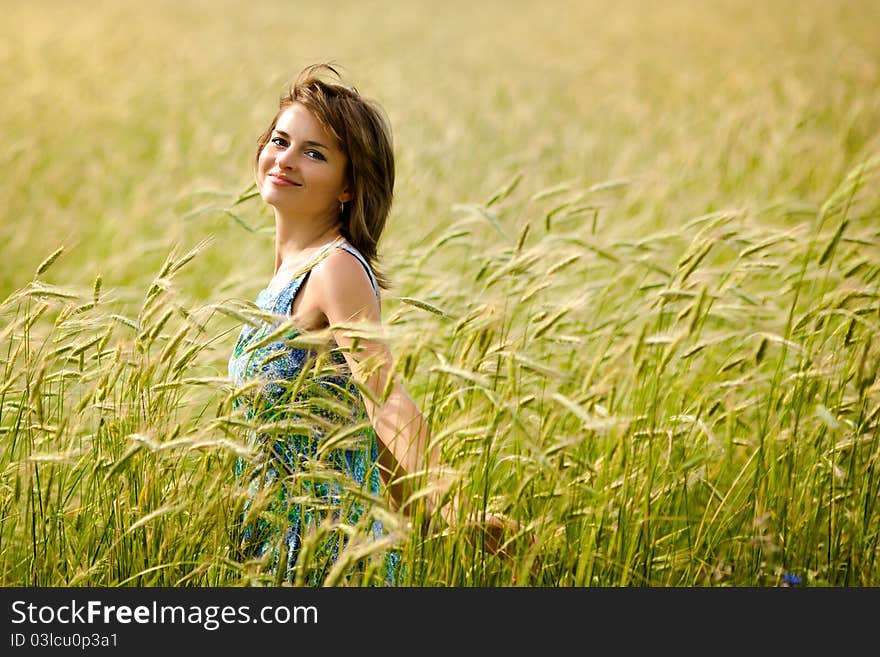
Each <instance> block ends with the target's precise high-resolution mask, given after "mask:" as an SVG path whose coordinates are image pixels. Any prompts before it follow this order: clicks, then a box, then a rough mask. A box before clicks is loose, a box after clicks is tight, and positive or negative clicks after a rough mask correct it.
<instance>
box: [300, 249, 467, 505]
mask: <svg viewBox="0 0 880 657" xmlns="http://www.w3.org/2000/svg"><path fill="white" fill-rule="evenodd" d="M310 285H312V286H313V287H314V289H313V292H314V293H315V294H316V296H317V298H318V299H319V300H320V304H321V310H322V311H323V313H324V315H325V316H326V318H327V321H328V323H329V325H330V327H331V329H332V330H333V335H334V338H335V339H336V343H337V345H338V346H339V347H340V348H341V350H342V352H343V354H344V355H345V359H346V361H347V362H348V365H349V367H350V368H351V371H352V374H353V376H354V377H355V379H356V380H357V382H358V383H359V384H360V385H361V387H362V388H365V389H366V391H367V394H364V395H362V397H363V400H364V406H365V407H366V411H367V415H368V416H369V418H370V422H371V423H372V425H373V428H374V429H375V430H376V435H377V437H378V438H379V443H380V445H379V467H380V470H381V471H382V475H383V479H384V480H385V483H386V486H387V488H388V491H389V494H390V495H391V500H392V503H393V505H394V507H395V508H396V509H397V510H402V511H403V512H405V513H410V512H411V508H410V506H409V505H407V500H409V498H410V496H411V495H412V494H413V493H415V492H417V491H419V490H420V489H422V488H425V487H428V488H429V490H430V493H429V494H428V495H427V496H426V497H425V502H426V506H427V511H428V515H429V516H430V515H431V514H432V513H433V512H434V511H435V509H436V506H437V504H438V502H439V500H440V498H441V497H442V495H443V493H444V492H445V490H446V488H448V486H449V484H450V483H451V481H452V479H451V477H449V476H448V475H445V476H444V475H442V474H441V464H440V450H439V447H438V446H437V445H431V444H430V441H431V437H430V434H429V431H428V426H427V423H426V422H425V419H424V417H423V416H422V413H421V412H420V411H419V409H418V407H417V406H416V404H415V402H413V400H412V398H411V397H410V395H409V394H408V393H407V391H406V390H405V389H404V387H403V386H402V385H401V384H400V383H399V382H397V381H394V380H392V381H390V382H389V379H390V378H391V377H392V372H393V359H392V355H391V350H390V349H389V348H388V345H387V343H386V342H385V341H384V340H382V339H381V337H379V336H378V335H377V332H378V330H379V329H380V327H381V318H380V307H379V302H378V299H376V295H375V293H374V292H373V287H372V285H371V283H370V280H369V277H368V276H367V273H366V271H365V270H364V268H363V265H361V263H360V262H358V261H357V260H356V259H355V258H354V257H353V256H350V255H348V254H347V253H345V252H344V251H339V250H337V251H334V253H333V254H331V255H329V256H328V257H327V258H325V259H324V260H323V261H322V262H321V263H320V264H318V265H316V266H315V268H314V269H313V271H312V273H311V275H310ZM347 327H348V328H347ZM358 327H361V328H362V330H360V331H358V330H357V328H358ZM353 329H354V330H353ZM389 386H390V389H389ZM420 474H423V475H424V476H419V475H420ZM440 512H441V513H442V514H443V516H444V517H445V519H446V520H447V521H451V520H452V518H451V517H450V516H451V513H452V507H451V505H445V506H444V507H443V508H442V509H440Z"/></svg>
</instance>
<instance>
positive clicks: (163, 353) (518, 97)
mask: <svg viewBox="0 0 880 657" xmlns="http://www.w3.org/2000/svg"><path fill="white" fill-rule="evenodd" d="M3 14H4V20H3V23H2V27H0V36H2V38H0V62H2V66H0V80H2V86H3V90H4V91H3V93H2V94H0V128H2V135H3V142H4V148H3V150H2V154H0V158H2V163H3V164H2V167H3V168H2V171H3V175H2V177H0V208H2V212H3V221H2V223H0V237H2V240H0V244H2V247H0V248H2V260H0V262H2V265H0V441H2V442H0V444H2V451H0V585H4V586H16V585H28V586H30V585H40V586H60V585H71V586H264V585H273V584H279V583H282V582H281V580H280V579H279V578H277V577H276V575H275V574H273V571H272V568H271V563H270V562H269V560H266V559H264V560H259V559H253V558H249V557H248V556H247V555H246V554H243V553H242V552H241V551H240V550H239V549H238V545H239V541H240V538H241V526H240V518H241V517H242V514H244V513H249V514H251V515H253V514H255V513H259V508H253V507H250V508H246V506H245V499H246V495H245V493H246V491H245V490H243V489H242V487H240V486H239V485H238V484H237V482H236V479H235V476H234V465H235V463H236V460H237V459H239V458H242V459H245V460H246V459H250V458H253V457H254V449H255V448H254V447H253V446H252V445H249V443H248V441H247V439H246V434H247V432H248V430H249V429H256V430H257V431H260V432H262V433H264V434H273V433H274V434H275V435H284V434H285V432H286V431H293V430H294V429H292V428H291V427H287V426H283V423H281V424H278V423H276V424H275V425H273V426H262V427H253V426H250V427H249V423H248V422H247V421H246V420H245V419H243V418H242V417H241V416H240V415H239V414H237V413H236V412H235V411H234V410H233V406H232V401H233V399H234V398H235V396H236V394H238V393H239V392H240V391H236V390H234V389H233V387H232V386H231V385H230V383H229V382H228V380H227V360H228V358H229V355H230V352H231V349H232V347H233V344H234V342H235V338H236V336H237V335H238V331H239V330H240V328H241V326H242V324H243V322H245V321H249V319H252V318H253V317H254V308H253V305H252V302H253V300H254V298H255V297H256V295H257V293H258V292H259V291H260V290H261V289H262V288H263V287H265V286H266V284H267V283H268V281H269V279H270V278H271V276H272V273H273V265H274V252H273V248H274V247H273V239H274V233H273V231H274V225H273V220H272V216H271V214H270V212H269V211H268V210H267V209H266V208H265V207H264V206H263V204H262V202H261V201H260V199H259V197H257V196H255V195H254V194H253V190H252V188H251V185H252V163H253V156H254V146H255V143H256V139H257V136H258V135H259V133H260V132H261V131H262V130H263V129H264V128H265V126H266V125H267V123H268V121H269V120H270V119H271V117H272V115H273V113H274V110H275V108H276V107H277V100H278V96H279V93H280V92H281V91H282V90H283V89H284V88H285V85H286V83H287V81H288V80H289V79H290V78H291V77H292V76H293V75H294V74H295V73H296V72H297V71H299V69H301V68H302V67H303V66H305V65H307V64H311V63H315V62H319V61H333V62H336V63H337V64H338V65H339V67H340V70H341V71H342V72H343V76H344V79H345V81H346V82H347V83H349V84H353V85H354V86H356V87H357V88H358V89H359V90H360V91H361V92H362V93H363V94H364V95H366V96H368V97H370V98H374V99H376V100H378V101H379V102H380V103H381V104H382V105H383V106H384V107H385V109H386V111H387V113H388V116H389V118H390V120H391V123H392V126H393V129H394V139H395V151H396V158H397V159H396V161H397V184H396V188H395V203H394V207H393V209H392V213H391V216H390V218H389V224H388V227H387V230H386V233H385V235H384V237H383V242H382V244H381V245H380V246H381V249H380V250H381V254H382V261H381V269H382V271H383V272H384V273H385V274H387V275H388V276H389V278H390V279H391V281H392V283H393V285H392V287H391V289H389V290H387V291H386V292H385V293H384V296H383V301H382V309H383V317H384V319H385V322H386V324H387V336H388V339H389V341H390V342H391V344H392V347H393V351H394V353H395V356H396V368H397V372H398V376H399V377H400V378H401V380H402V381H403V382H404V384H405V386H406V387H407V389H408V390H409V391H410V393H411V394H412V396H413V398H414V399H415V400H416V401H417V403H418V405H419V406H420V407H421V408H422V410H423V412H424V414H425V417H426V418H427V419H428V421H429V423H430V426H431V428H432V431H433V435H434V438H435V440H437V441H438V442H439V444H440V445H441V447H442V450H443V459H444V462H445V463H446V464H447V465H449V466H450V467H452V468H454V469H455V470H456V471H457V472H458V473H459V474H460V478H459V480H458V482H457V484H456V486H455V490H457V491H458V493H459V495H460V497H461V499H462V500H464V504H463V506H462V508H461V510H460V513H461V521H460V522H459V523H458V524H456V525H454V526H453V527H452V528H449V527H446V526H444V525H443V523H440V522H437V521H436V520H435V521H434V522H429V520H428V519H427V518H424V517H423V516H422V510H421V509H420V506H419V501H418V500H415V501H414V502H413V509H414V511H413V516H412V517H406V516H403V515H402V514H399V513H397V512H395V511H392V510H391V509H390V508H389V506H388V502H387V501H386V500H385V499H384V498H382V499H375V500H370V501H369V502H370V508H371V511H370V514H369V518H362V519H360V521H358V522H349V520H348V519H347V518H344V517H342V518H340V517H336V518H334V517H333V515H332V514H329V515H327V517H326V519H325V520H324V522H322V523H320V524H319V525H318V526H316V527H315V528H314V529H313V531H311V532H310V533H309V534H308V535H307V536H306V538H305V545H304V549H303V551H302V553H301V558H300V561H299V562H298V564H297V567H296V569H295V571H294V574H293V579H292V580H291V581H292V583H293V584H320V585H330V586H339V585H342V586H364V585H369V586H373V585H383V584H384V583H385V582H384V580H383V566H382V558H383V555H384V554H385V553H387V552H388V551H389V550H394V551H396V552H397V553H398V554H399V555H400V557H401V560H402V564H403V568H402V570H401V574H400V582H399V583H400V584H401V585H404V586H552V587H570V586H712V587H716V586H782V585H787V584H788V585H790V584H797V585H800V586H877V585H880V559H878V556H880V507H878V500H880V495H878V494H880V430H878V429H880V382H878V381H877V379H876V375H877V370H878V367H880V334H878V328H880V39H878V38H877V26H878V25H880V3H878V2H875V1H871V0H853V1H849V2H819V1H813V0H807V1H800V2H794V1H791V2H788V1H785V2H783V1H771V2H735V1H732V0H731V1H720V2H683V1H682V2H679V1H673V2H664V3H654V2H647V1H645V2H633V1H629V0H623V1H613V2H612V1H605V0H584V1H581V2H548V3H537V2H535V3H526V2H521V3H520V2H501V1H498V2H458V1H456V0H453V1H451V2H444V3H427V2H426V3H409V2H403V1H400V2H352V3H332V7H331V5H329V4H327V3H289V2H282V1H280V0H278V1H272V2H259V3H245V2H240V3H236V2H231V1H220V2H196V1H194V0H176V1H174V2H171V1H164V0H163V1H160V2H150V3H124V2H104V3H102V2H92V1H85V2H74V3H59V2H50V1H48V0H47V1H42V0H40V1H34V2H24V3H13V2H6V3H4V7H3ZM301 339H302V340H308V336H305V337H303V338H301ZM319 365H320V363H319ZM251 424H252V423H251ZM330 436H331V438H332V441H333V442H331V444H330V445H329V446H328V448H327V450H325V453H329V452H330V451H332V450H331V447H333V446H341V445H344V444H345V441H346V432H345V430H344V429H337V430H335V433H333V432H332V431H331V433H330ZM327 472H328V471H327V467H326V464H322V463H320V462H316V463H315V464H314V465H313V466H312V469H311V470H309V471H307V472H305V473H295V474H294V475H292V476H291V478H290V481H289V483H290V485H291V486H299V485H300V484H302V486H301V495H302V496H306V497H307V496H308V491H309V490H310V489H309V487H308V486H307V485H306V483H307V481H308V480H309V477H312V478H315V477H318V478H320V477H323V476H326V475H327ZM304 482H306V483H304ZM346 494H349V493H346ZM357 494H358V493H357V492H356V491H352V492H350V495H352V496H356V495H357ZM486 512H491V513H494V514H498V515H500V516H502V517H504V518H507V519H508V520H509V521H510V523H511V527H515V529H511V531H509V532H508V534H507V536H506V539H505V540H506V543H505V548H504V550H503V551H502V553H498V554H494V553H491V551H489V550H488V549H487V546H486V545H485V544H484V542H483V540H482V536H481V534H480V532H479V531H474V530H473V528H471V527H470V526H469V524H468V523H467V522H465V516H471V517H475V518H477V519H479V517H481V516H482V514H484V513H486ZM266 517H267V518H268V520H269V522H274V521H275V520H277V519H275V520H273V518H271V517H270V515H266ZM370 519H377V520H380V521H382V523H383V524H384V526H385V527H386V528H387V533H386V535H385V536H383V537H382V538H381V539H379V540H377V539H375V538H373V537H372V534H370V533H369V531H368V528H367V522H368V521H369V520H370ZM331 535H336V536H345V537H346V539H347V540H346V542H345V546H346V547H345V549H343V550H342V551H341V552H340V554H339V558H338V559H337V560H335V561H333V560H328V559H327V556H326V551H325V550H322V549H321V546H322V545H323V544H324V543H325V542H326V540H327V538H328V537H329V536H331Z"/></svg>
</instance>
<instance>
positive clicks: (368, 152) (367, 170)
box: [254, 64, 394, 289]
mask: <svg viewBox="0 0 880 657" xmlns="http://www.w3.org/2000/svg"><path fill="white" fill-rule="evenodd" d="M325 77H334V78H335V79H336V80H341V76H340V75H339V72H338V71H337V70H336V69H335V68H334V67H333V66H331V65H330V64H313V65H311V66H307V67H306V68H304V69H303V70H302V71H301V72H300V73H299V75H298V76H297V77H296V79H295V80H294V81H293V83H292V84H291V85H290V87H289V89H288V90H287V91H286V92H285V93H283V94H282V95H281V99H280V101H279V103H278V112H277V113H276V114H275V117H274V118H273V119H272V123H271V124H270V125H269V127H268V128H267V129H266V131H265V132H264V133H263V134H262V135H260V138H259V139H258V140H257V153H256V157H255V158H254V163H255V166H256V162H257V161H258V160H259V157H260V152H261V151H262V150H263V148H264V147H265V146H266V144H267V143H268V141H269V138H270V137H271V136H272V131H273V130H274V129H275V124H276V123H277V122H278V118H279V117H280V116H281V114H282V112H284V110H286V109H287V108H288V107H290V106H291V105H292V104H293V103H300V104H302V105H304V106H305V107H307V108H308V109H309V110H310V111H311V112H312V114H314V115H315V118H317V119H318V121H320V123H321V124H322V125H323V126H324V127H325V128H326V129H327V130H328V131H329V132H330V133H331V134H332V135H333V136H334V137H336V140H337V142H339V147H340V149H341V150H342V151H343V152H344V153H345V154H346V156H347V157H348V167H347V170H346V180H347V182H348V184H349V186H350V188H351V192H352V195H351V200H350V201H348V202H347V203H345V205H344V206H343V208H342V211H341V212H340V214H339V222H340V232H341V233H342V236H343V237H344V238H345V239H346V240H348V242H349V243H350V244H351V245H352V246H353V247H354V248H356V249H357V250H358V251H359V252H360V253H361V255H363V256H364V258H365V259H366V261H367V263H369V265H370V268H371V269H372V270H373V274H374V275H375V276H376V280H377V281H378V283H379V285H380V286H381V287H383V288H385V289H387V288H388V286H389V282H388V279H387V278H386V277H385V276H384V274H382V273H381V272H379V271H377V269H376V262H377V260H378V259H379V256H378V244H379V238H380V237H381V236H382V231H383V230H384V229H385V221H386V219H387V218H388V213H389V212H390V210H391V202H392V198H393V196H394V148H393V144H392V137H391V125H390V123H389V121H388V118H387V116H386V114H385V111H384V110H383V109H382V107H381V106H380V105H379V104H378V103H376V102H375V101H373V100H370V99H367V98H364V97H363V96H361V95H360V93H358V91H357V89H355V88H354V87H347V86H345V85H343V84H341V82H333V81H328V80H326V79H324V78H325Z"/></svg>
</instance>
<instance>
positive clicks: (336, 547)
mask: <svg viewBox="0 0 880 657" xmlns="http://www.w3.org/2000/svg"><path fill="white" fill-rule="evenodd" d="M333 246H338V247H339V248H342V249H344V250H346V251H348V252H349V253H351V254H352V255H353V256H355V257H356V258H357V259H358V260H359V261H360V262H361V264H362V265H363V266H364V268H365V269H366V270H367V273H368V274H369V276H370V281H371V283H372V285H373V290H374V292H375V293H376V296H377V297H378V296H379V286H378V284H377V283H376V279H375V277H374V276H373V272H372V271H371V269H370V267H369V265H368V264H367V262H366V260H365V259H364V258H363V256H362V255H361V254H360V253H358V252H357V250H355V249H354V248H352V247H351V246H350V245H349V244H347V243H344V242H338V243H334V244H331V245H328V247H327V249H325V251H324V253H326V250H328V249H329V248H332V247H333ZM320 255H321V254H319V255H318V257H316V259H315V260H316V261H317V260H318V259H319V258H320ZM312 266H314V265H312ZM310 271H311V269H309V270H307V271H305V272H303V273H302V274H300V275H299V276H297V277H295V278H294V279H293V280H291V281H290V282H288V283H287V285H285V286H284V287H283V288H281V289H280V290H279V291H277V292H272V291H271V290H270V289H268V288H267V289H264V290H262V291H261V292H260V293H259V295H258V296H257V299H256V305H257V307H259V308H260V309H261V310H263V311H266V312H268V313H272V314H274V315H277V316H278V320H277V321H274V322H262V323H260V325H259V326H254V325H245V326H244V327H243V328H242V329H241V333H240V334H239V337H238V341H237V342H236V344H235V348H234V349H233V352H232V356H231V357H230V359H229V377H230V379H231V380H232V383H233V384H234V385H235V386H236V388H239V387H241V386H244V385H245V384H247V383H252V382H254V380H255V379H257V380H258V382H257V385H255V386H253V387H250V388H248V390H249V392H245V393H243V394H241V395H240V396H238V397H237V398H236V399H235V401H234V403H233V408H234V409H235V410H240V411H242V412H243V414H244V416H245V418H246V419H247V420H248V421H249V423H252V424H254V426H258V427H263V428H264V431H263V432H261V433H259V434H258V433H257V431H256V430H253V429H252V430H250V431H249V442H250V443H251V446H252V447H255V448H257V453H258V454H259V457H258V458H257V459H256V460H255V461H253V462H248V461H245V460H243V459H239V460H238V462H237V463H236V468H235V474H236V478H237V479H238V481H239V482H240V483H242V485H245V486H247V487H248V502H247V504H246V507H245V513H244V517H245V519H244V520H243V534H242V537H243V543H242V548H243V552H244V555H245V556H246V557H262V556H264V555H267V553H269V554H271V555H272V556H271V557H270V561H271V563H272V570H273V572H274V573H275V575H276V578H277V579H281V577H282V576H283V578H284V579H285V580H287V581H289V582H302V583H305V584H309V585H313V586H315V585H321V584H322V583H323V581H324V578H325V577H326V575H327V573H328V572H329V570H330V568H332V567H333V565H334V563H335V562H336V560H337V557H338V556H339V553H340V550H341V549H342V548H344V547H345V545H346V544H347V538H346V533H345V532H346V530H347V531H349V532H350V531H352V528H354V527H358V526H360V527H361V528H366V529H367V531H369V532H371V533H372V534H373V537H374V538H375V539H376V540H381V539H383V537H384V538H385V540H386V541H387V540H388V537H387V535H386V532H385V530H384V528H383V526H382V524H381V522H379V521H378V520H376V519H374V518H373V517H372V516H371V514H370V513H369V506H370V498H371V497H373V498H374V499H375V498H378V496H379V495H380V493H381V482H380V479H379V470H378V468H377V458H378V445H377V442H376V434H375V431H374V430H373V428H372V426H371V425H370V423H369V419H368V417H367V415H366V411H365V409H364V405H363V400H362V399H361V396H360V393H359V391H358V390H357V388H356V387H355V385H354V383H353V381H352V380H351V375H350V372H349V371H348V369H347V367H346V363H345V358H344V357H343V356H342V354H341V353H340V352H339V350H338V349H337V350H332V349H331V350H329V351H327V350H324V351H319V350H317V349H312V348H300V347H296V346H291V345H290V344H289V343H288V340H290V339H293V338H295V337H297V335H298V333H297V331H296V330H293V329H292V330H291V331H289V332H287V333H286V334H285V335H283V336H278V337H277V338H276V339H274V340H271V341H269V342H268V343H267V344H262V345H259V346H257V347H256V348H255V347H254V346H253V345H254V344H255V343H258V342H260V341H261V340H264V338H266V336H267V335H268V334H270V333H271V332H273V331H275V330H276V329H277V328H278V327H279V325H280V324H281V323H282V322H283V321H284V320H285V319H287V318H288V316H289V311H290V308H291V305H292V304H293V299H294V298H295V296H296V294H297V292H298V291H299V289H300V288H301V287H302V284H303V282H304V281H305V280H306V278H307V277H308V275H309V273H310ZM267 426H268V427H269V429H268V430H266V429H265V428H266V427H267ZM270 432H271V433H270ZM337 438H338V439H339V440H340V443H339V444H340V446H339V447H326V446H323V443H325V442H328V441H330V442H332V441H334V440H335V439H337ZM279 478H280V480H279ZM267 491H268V493H269V494H268V499H266V492H267ZM257 496H260V499H259V501H258V500H257ZM328 528H329V529H328ZM319 530H320V531H323V532H324V533H323V534H322V535H321V537H320V538H319V539H317V540H312V541H311V542H309V541H308V540H307V538H308V536H309V534H310V532H311V533H314V532H317V531H319ZM316 543H317V545H318V547H317V548H316V547H315V544H316ZM306 545H308V547H309V555H308V563H306V564H305V565H304V566H302V568H301V570H302V572H301V573H299V577H297V573H296V571H295V568H296V566H297V561H298V559H299V557H300V556H301V555H300V553H301V551H303V548H304V546H306ZM381 558H382V559H383V560H384V563H383V564H381V568H382V570H383V571H384V582H385V584H388V585H395V584H397V580H398V576H399V572H398V571H399V558H400V555H399V553H398V552H396V551H394V550H393V549H391V550H387V551H386V552H384V553H383V556H382V557H381ZM363 567H364V563H363V562H362V561H361V562H360V563H359V564H358V565H357V568H359V569H360V571H361V572H363ZM281 569H283V572H279V571H280V570H281Z"/></svg>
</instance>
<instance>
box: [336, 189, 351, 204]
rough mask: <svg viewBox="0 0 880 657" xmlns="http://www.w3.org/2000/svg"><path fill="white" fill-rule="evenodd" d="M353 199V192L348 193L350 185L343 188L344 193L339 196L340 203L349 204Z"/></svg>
mask: <svg viewBox="0 0 880 657" xmlns="http://www.w3.org/2000/svg"><path fill="white" fill-rule="evenodd" d="M351 198H352V196H351V192H350V191H348V185H346V186H345V187H344V188H343V190H342V193H341V194H340V195H339V202H340V203H348V202H349V201H350V200H351Z"/></svg>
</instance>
